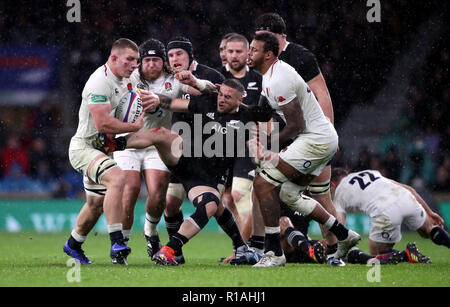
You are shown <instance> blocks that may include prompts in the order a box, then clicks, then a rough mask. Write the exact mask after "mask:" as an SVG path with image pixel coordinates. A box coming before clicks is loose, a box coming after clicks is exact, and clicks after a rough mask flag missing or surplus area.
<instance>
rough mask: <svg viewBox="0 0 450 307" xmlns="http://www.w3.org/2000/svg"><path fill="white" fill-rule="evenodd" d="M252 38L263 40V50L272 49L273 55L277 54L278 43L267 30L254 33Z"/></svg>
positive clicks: (278, 49)
mask: <svg viewBox="0 0 450 307" xmlns="http://www.w3.org/2000/svg"><path fill="white" fill-rule="evenodd" d="M254 40H257V41H262V42H264V52H267V51H272V52H273V54H274V55H275V56H278V52H279V51H280V43H279V42H278V39H277V37H276V36H275V35H273V34H272V33H268V32H265V33H260V34H256V35H255V37H254Z"/></svg>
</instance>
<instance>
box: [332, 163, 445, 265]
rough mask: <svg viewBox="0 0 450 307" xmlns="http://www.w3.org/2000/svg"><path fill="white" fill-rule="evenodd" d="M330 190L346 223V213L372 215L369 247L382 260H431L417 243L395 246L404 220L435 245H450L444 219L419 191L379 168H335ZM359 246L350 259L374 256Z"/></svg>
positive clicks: (342, 220)
mask: <svg viewBox="0 0 450 307" xmlns="http://www.w3.org/2000/svg"><path fill="white" fill-rule="evenodd" d="M331 194H332V196H333V202H334V205H335V206H336V211H337V214H338V219H339V220H340V221H341V223H345V216H346V214H347V213H362V214H366V215H368V216H369V217H370V224H371V225H370V233H369V251H370V254H371V255H377V254H378V256H376V257H375V258H377V259H379V260H380V261H386V260H389V258H393V257H394V258H397V261H399V262H411V263H430V262H431V260H430V258H429V257H427V256H425V255H423V254H421V253H420V252H419V250H418V249H417V247H416V245H415V244H414V243H411V242H410V243H408V244H407V246H406V249H405V250H404V251H401V252H400V251H396V250H394V249H393V248H394V245H395V244H396V243H398V242H400V240H401V238H402V235H401V224H402V223H405V224H406V225H407V226H408V228H410V229H411V230H415V231H417V232H418V233H419V235H420V236H422V237H424V238H430V239H431V241H433V243H434V244H436V245H443V246H446V247H447V248H450V237H449V235H448V233H447V232H446V231H445V230H444V229H443V227H444V220H443V219H442V218H441V217H440V216H439V215H438V214H436V213H434V212H433V211H432V210H431V209H430V207H429V206H428V205H427V203H426V202H425V201H424V200H423V199H422V197H420V195H419V194H418V193H417V192H416V191H415V190H414V189H413V188H412V187H410V186H408V185H404V184H401V183H399V182H396V181H394V180H391V179H388V178H386V177H383V176H382V175H381V174H380V172H378V171H376V170H364V171H360V172H355V173H350V174H349V173H348V172H347V171H346V170H345V169H342V168H336V169H333V170H332V177H331ZM371 255H367V254H365V253H363V252H362V251H360V250H359V249H352V250H350V252H349V253H348V261H349V262H350V263H362V264H365V263H367V261H368V260H370V259H371V258H373V257H374V256H371Z"/></svg>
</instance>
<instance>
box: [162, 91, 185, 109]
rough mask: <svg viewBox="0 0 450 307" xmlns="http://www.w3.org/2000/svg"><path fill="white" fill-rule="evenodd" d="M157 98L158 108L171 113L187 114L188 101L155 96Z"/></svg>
mask: <svg viewBox="0 0 450 307" xmlns="http://www.w3.org/2000/svg"><path fill="white" fill-rule="evenodd" d="M156 95H157V96H158V97H159V106H160V107H161V108H163V109H165V110H169V111H172V112H189V100H187V99H181V98H171V97H168V96H165V95H161V94H156Z"/></svg>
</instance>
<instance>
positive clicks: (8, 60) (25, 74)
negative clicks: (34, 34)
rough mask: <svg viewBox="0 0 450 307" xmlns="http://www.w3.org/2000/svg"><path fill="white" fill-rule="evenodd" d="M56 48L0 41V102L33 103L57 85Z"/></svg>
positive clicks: (13, 103) (1, 103)
mask: <svg viewBox="0 0 450 307" xmlns="http://www.w3.org/2000/svg"><path fill="white" fill-rule="evenodd" d="M58 56H59V50H58V48H57V47H53V46H40V45H37V46H36V45H29V46H16V47H14V46H1V45H0V105H35V104H38V103H39V101H41V100H42V99H43V98H44V97H45V96H46V95H48V94H50V93H51V92H52V91H53V90H55V89H56V88H57V86H58Z"/></svg>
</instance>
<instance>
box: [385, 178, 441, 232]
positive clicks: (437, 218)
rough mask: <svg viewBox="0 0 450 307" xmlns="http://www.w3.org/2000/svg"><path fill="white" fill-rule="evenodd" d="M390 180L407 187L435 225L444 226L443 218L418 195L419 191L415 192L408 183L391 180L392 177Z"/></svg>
mask: <svg viewBox="0 0 450 307" xmlns="http://www.w3.org/2000/svg"><path fill="white" fill-rule="evenodd" d="M390 180H391V181H392V182H393V183H395V184H397V185H399V186H402V187H404V188H405V189H407V190H408V191H410V192H411V193H412V195H414V197H415V198H416V199H417V201H418V202H419V204H420V205H421V206H422V207H423V209H424V210H425V212H426V213H427V215H429V216H430V217H431V218H432V219H433V221H434V222H435V223H436V224H437V225H439V226H441V227H443V226H444V220H443V219H442V217H440V216H439V215H438V214H436V213H435V212H433V210H431V208H430V207H429V206H428V204H427V202H426V201H425V200H424V199H423V198H422V197H421V196H420V195H419V193H417V191H416V190H415V189H414V188H413V187H411V186H409V185H406V184H403V183H400V182H397V181H395V180H392V179H390Z"/></svg>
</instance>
